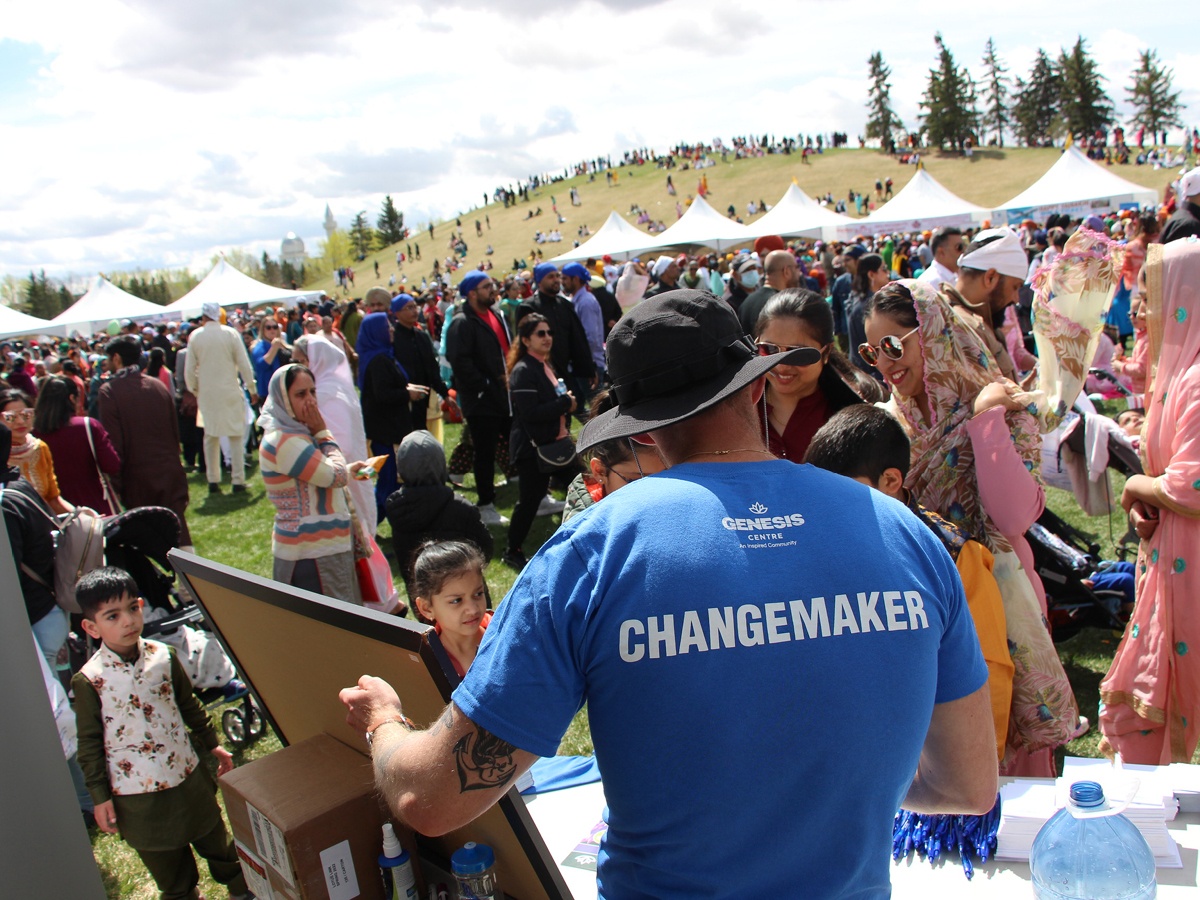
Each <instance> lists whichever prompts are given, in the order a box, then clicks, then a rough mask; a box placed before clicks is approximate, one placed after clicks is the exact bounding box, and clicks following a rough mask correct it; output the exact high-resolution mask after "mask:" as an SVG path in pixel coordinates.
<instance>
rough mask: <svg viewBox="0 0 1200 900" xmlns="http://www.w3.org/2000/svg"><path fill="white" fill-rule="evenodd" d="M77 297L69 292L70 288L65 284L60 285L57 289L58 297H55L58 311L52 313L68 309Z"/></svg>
mask: <svg viewBox="0 0 1200 900" xmlns="http://www.w3.org/2000/svg"><path fill="white" fill-rule="evenodd" d="M77 299H78V298H77V297H76V296H75V295H74V294H72V293H71V290H70V288H68V287H67V286H66V285H65V284H64V285H61V286H60V287H59V289H58V297H57V302H58V312H56V313H55V314H54V315H56V316H57V315H58V313H60V312H64V311H66V310H68V309H70V308H71V307H72V306H74V305H75V301H76V300H77Z"/></svg>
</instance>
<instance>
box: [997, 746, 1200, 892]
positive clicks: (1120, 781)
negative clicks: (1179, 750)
mask: <svg viewBox="0 0 1200 900" xmlns="http://www.w3.org/2000/svg"><path fill="white" fill-rule="evenodd" d="M1076 781H1095V782H1097V783H1098V784H1099V785H1100V786H1101V787H1102V788H1103V789H1104V796H1105V798H1106V799H1107V800H1108V802H1109V804H1110V805H1114V806H1116V805H1121V804H1124V803H1128V805H1127V806H1126V807H1125V809H1124V810H1123V814H1124V815H1125V817H1126V818H1127V819H1129V820H1130V821H1131V822H1133V824H1134V825H1135V826H1136V827H1137V829H1138V831H1140V832H1141V834H1142V837H1144V838H1145V839H1146V843H1147V844H1149V845H1150V851H1151V852H1152V853H1153V854H1154V860H1155V863H1156V864H1157V865H1158V866H1159V867H1162V868H1180V867H1181V866H1182V865H1183V862H1182V860H1181V859H1180V856H1179V847H1178V846H1177V845H1176V843H1175V840H1174V839H1173V838H1172V837H1171V835H1170V833H1169V832H1168V830H1167V822H1169V821H1171V820H1173V819H1174V818H1175V814H1176V812H1177V810H1178V809H1179V803H1178V801H1177V800H1176V799H1175V792H1174V790H1173V788H1172V785H1171V780H1170V773H1169V772H1168V767H1158V766H1126V767H1124V768H1122V769H1117V768H1114V767H1113V766H1112V764H1111V763H1109V762H1108V761H1107V760H1102V759H1100V760H1097V759H1077V758H1074V757H1068V758H1067V759H1066V760H1065V761H1064V764H1063V774H1062V776H1061V777H1060V778H1059V779H1058V780H1057V781H1056V782H1054V783H1053V784H1051V783H1048V782H1045V781H1030V780H1025V779H1017V780H1016V781H1014V782H1012V783H1011V784H1007V785H1004V786H1003V787H1002V788H1001V789H1000V801H1001V807H1000V809H1001V815H1000V825H999V828H998V830H997V835H996V838H997V847H996V858H997V859H1007V860H1018V861H1024V860H1028V859H1029V852H1030V850H1031V849H1032V847H1033V839H1034V838H1035V837H1036V836H1037V833H1038V831H1039V830H1040V829H1041V827H1042V825H1044V824H1045V823H1046V821H1047V820H1048V819H1049V818H1050V817H1051V816H1053V815H1054V814H1055V813H1056V812H1057V811H1058V810H1060V809H1062V808H1063V807H1065V806H1066V805H1067V802H1068V798H1069V796H1070V791H1071V785H1072V784H1074V783H1075V782H1076ZM1198 787H1200V785H1198Z"/></svg>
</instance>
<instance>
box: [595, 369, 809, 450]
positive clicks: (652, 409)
mask: <svg viewBox="0 0 1200 900" xmlns="http://www.w3.org/2000/svg"><path fill="white" fill-rule="evenodd" d="M820 361H821V351H820V350H817V349H816V348H815V347H797V348H796V349H795V350H788V351H786V352H784V353H775V354H773V355H771V356H755V357H751V358H750V359H748V360H746V362H745V363H744V364H743V365H741V366H730V367H729V368H728V369H727V370H726V371H724V372H722V373H721V374H719V375H717V376H716V377H715V378H710V379H708V380H707V381H702V382H700V383H699V384H695V385H692V386H691V387H688V388H685V389H684V390H682V391H678V392H676V393H673V394H670V395H669V396H666V397H654V398H650V399H646V400H643V401H642V402H641V403H638V404H637V405H635V406H630V407H628V408H621V407H619V406H618V407H615V408H613V409H610V410H608V411H607V412H604V413H601V414H600V415H598V416H596V418H594V419H592V420H591V421H590V422H588V423H587V424H586V425H584V426H583V431H581V432H580V433H579V440H578V441H577V447H578V449H579V450H580V451H583V450H587V449H588V448H589V447H594V446H595V445H596V444H601V443H603V442H604V441H613V440H620V439H621V438H628V437H633V436H634V435H635V434H645V433H646V432H649V431H657V430H659V429H660V428H666V427H668V426H669V425H674V424H676V423H678V422H683V421H686V420H687V419H690V418H691V417H692V416H695V415H699V414H700V413H702V412H704V410H706V409H708V408H709V407H711V406H714V405H716V404H717V403H720V402H721V401H722V400H724V399H725V398H726V397H729V396H731V395H732V394H735V393H737V391H739V390H741V389H742V388H744V387H745V386H746V385H748V384H750V382H752V381H754V380H755V379H756V378H759V377H761V376H762V375H765V374H766V373H767V372H769V371H770V370H771V369H773V368H775V366H778V365H787V366H811V365H814V364H816V363H819V362H820Z"/></svg>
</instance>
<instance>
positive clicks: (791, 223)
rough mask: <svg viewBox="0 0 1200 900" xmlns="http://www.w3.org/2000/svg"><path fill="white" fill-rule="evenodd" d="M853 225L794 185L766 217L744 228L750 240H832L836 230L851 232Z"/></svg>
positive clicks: (854, 221)
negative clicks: (799, 237)
mask: <svg viewBox="0 0 1200 900" xmlns="http://www.w3.org/2000/svg"><path fill="white" fill-rule="evenodd" d="M855 224H856V220H855V219H851V218H850V217H849V216H843V215H842V214H841V213H835V212H834V211H833V210H832V209H829V208H828V207H824V206H822V205H821V204H820V203H818V202H817V201H816V200H814V199H813V198H812V197H810V196H808V194H806V193H804V191H802V190H800V187H799V185H797V184H796V183H795V182H794V181H793V182H792V183H791V184H790V185H789V186H788V189H787V193H785V194H784V195H783V197H782V198H780V200H779V202H778V203H776V204H775V205H774V206H773V207H771V209H770V210H769V211H768V212H767V213H766V215H764V216H762V217H761V218H759V219H758V220H756V221H754V222H751V223H750V224H749V225H747V226H746V230H747V231H748V232H749V234H750V236H751V237H764V236H765V235H769V234H777V235H779V236H780V237H792V236H796V235H802V236H805V237H823V238H825V239H826V240H833V239H834V238H835V237H836V236H837V229H838V228H839V227H848V228H852V227H853V226H854V225H855Z"/></svg>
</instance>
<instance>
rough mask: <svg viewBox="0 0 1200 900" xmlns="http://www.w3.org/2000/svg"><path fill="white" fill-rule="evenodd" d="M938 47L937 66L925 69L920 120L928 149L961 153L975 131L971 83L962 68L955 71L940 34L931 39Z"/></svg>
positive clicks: (951, 58) (975, 112)
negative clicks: (943, 149) (947, 147)
mask: <svg viewBox="0 0 1200 900" xmlns="http://www.w3.org/2000/svg"><path fill="white" fill-rule="evenodd" d="M933 40H934V42H935V43H936V44H937V48H938V67H937V68H936V69H930V70H929V84H928V86H927V87H926V88H925V96H924V97H922V98H921V106H922V107H923V108H924V109H925V110H926V112H925V114H924V115H922V116H921V119H922V121H923V123H924V125H925V130H926V132H927V140H928V143H929V145H930V146H932V147H945V146H946V145H949V146H950V147H951V148H955V149H958V150H962V149H963V147H964V146H965V144H966V140H967V138H968V137H970V136H971V135H972V134H973V133H974V131H975V128H976V124H977V122H978V119H979V113H978V111H977V110H976V109H975V82H974V81H973V80H972V79H971V75H970V73H969V72H967V70H966V68H962V69H959V68H958V67H957V66H956V65H955V63H954V54H952V53H951V52H950V48H949V47H947V46H946V43H945V41H943V40H942V35H941V32H938V33H937V34H935V35H934V36H933Z"/></svg>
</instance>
